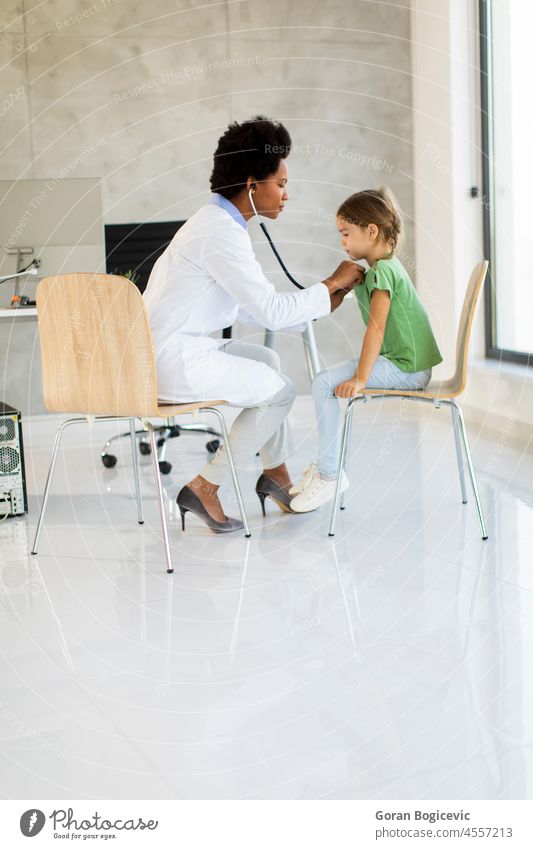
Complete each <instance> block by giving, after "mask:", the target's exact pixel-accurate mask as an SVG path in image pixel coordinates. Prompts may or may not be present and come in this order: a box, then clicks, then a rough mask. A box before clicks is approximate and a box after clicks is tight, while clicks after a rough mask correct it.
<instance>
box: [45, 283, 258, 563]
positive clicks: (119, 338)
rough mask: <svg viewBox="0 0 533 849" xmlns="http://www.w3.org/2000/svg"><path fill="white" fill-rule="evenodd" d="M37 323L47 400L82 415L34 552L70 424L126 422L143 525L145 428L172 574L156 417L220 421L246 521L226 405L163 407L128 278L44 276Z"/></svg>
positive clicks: (141, 311)
mask: <svg viewBox="0 0 533 849" xmlns="http://www.w3.org/2000/svg"><path fill="white" fill-rule="evenodd" d="M37 319H38V324H39V336H40V344H41V354H42V373H43V390H44V402H45V405H46V408H47V410H49V411H50V412H54V413H81V414H82V416H81V417H76V418H71V419H68V420H67V421H64V422H63V423H62V424H61V425H60V427H59V429H58V430H57V433H56V437H55V442H54V448H53V452H52V459H51V463H50V469H49V471H48V478H47V481H46V487H45V491H44V496H43V503H42V507H41V512H40V515H39V521H38V524H37V530H36V533H35V540H34V543H33V548H32V554H36V553H37V547H38V545H39V538H40V535H41V530H42V526H43V521H44V516H45V512H46V506H47V503H48V496H49V494H50V486H51V483H52V478H53V475H54V470H55V465H56V460H57V455H58V450H59V445H60V442H61V437H62V435H63V432H64V430H65V428H67V427H69V426H70V425H72V424H77V423H80V422H87V419H89V420H90V419H92V418H93V417H94V420H95V421H106V422H108V421H114V420H117V419H129V422H130V432H131V441H132V454H133V469H134V477H135V491H136V496H137V511H138V521H139V523H140V524H142V523H143V521H144V520H143V514H142V502H141V493H140V481H139V469H138V461H137V450H136V440H135V419H140V420H141V421H142V422H143V424H144V426H145V427H146V429H147V431H148V434H149V437H150V445H151V449H152V450H151V456H152V461H153V466H154V476H155V483H156V491H157V497H158V501H159V511H160V515H161V527H162V530H163V539H164V545H165V555H166V561H167V572H169V573H170V572H173V567H172V557H171V552H170V542H169V537H168V527H167V519H166V513H165V505H164V500H163V488H162V486H161V479H160V476H159V466H158V457H157V446H156V438H155V433H154V427H153V425H152V424H151V422H150V421H149V419H151V418H164V419H166V418H170V417H172V416H179V415H182V414H184V413H191V412H193V411H198V412H200V413H212V414H213V415H214V416H216V417H217V418H218V420H219V422H220V425H221V429H222V434H223V438H224V443H225V446H226V452H227V456H228V462H229V465H230V469H231V475H232V479H233V486H234V487H235V494H236V496H237V502H238V505H239V510H240V513H241V517H242V521H243V524H244V532H245V536H247V537H249V536H250V535H251V534H250V529H249V527H248V521H247V518H246V513H245V510H244V503H243V499H242V494H241V489H240V485H239V480H238V476H237V470H236V468H235V463H234V460H233V456H232V453H231V446H230V442H229V438H228V432H227V428H226V422H225V419H224V416H223V414H222V413H221V412H220V410H219V409H217V406H215V405H219V404H224V403H225V402H224V401H221V400H218V401H206V402H203V401H202V402H198V403H194V404H160V403H158V400H157V380H156V367H155V356H154V349H153V344H152V334H151V330H150V325H149V322H148V316H147V314H146V311H145V308H144V303H143V299H142V296H141V294H140V292H139V290H138V289H137V287H136V286H135V285H134V284H133V283H132V282H131V281H130V280H126V278H124V277H116V276H114V275H110V274H62V275H58V276H56V277H46V278H44V279H43V280H41V282H40V283H39V286H38V287H37Z"/></svg>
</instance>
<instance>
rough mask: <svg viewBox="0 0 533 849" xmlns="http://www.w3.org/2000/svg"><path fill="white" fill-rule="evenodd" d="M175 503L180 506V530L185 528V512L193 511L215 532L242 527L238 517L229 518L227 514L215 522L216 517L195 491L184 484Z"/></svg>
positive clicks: (225, 531)
mask: <svg viewBox="0 0 533 849" xmlns="http://www.w3.org/2000/svg"><path fill="white" fill-rule="evenodd" d="M176 504H177V505H178V507H179V508H180V514H181V530H182V531H184V530H185V513H194V515H195V516H197V517H198V518H199V519H201V520H202V521H203V522H205V524H206V525H207V527H208V528H211V530H212V531H215V533H217V534H224V533H227V532H228V531H240V530H242V528H244V525H243V523H242V522H241V520H240V519H230V518H228V516H226V521H225V522H217V520H216V519H213V517H212V516H211V515H210V513H208V512H207V510H206V509H205V507H204V505H203V504H202V502H201V501H200V499H199V498H198V496H197V495H196V493H195V492H194V491H193V490H192V489H191V488H190V487H189V486H184V487H183V489H180V491H179V492H178V497H177V498H176Z"/></svg>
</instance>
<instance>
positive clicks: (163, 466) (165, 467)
mask: <svg viewBox="0 0 533 849" xmlns="http://www.w3.org/2000/svg"><path fill="white" fill-rule="evenodd" d="M159 471H160V472H161V474H162V475H168V474H169V472H171V471H172V463H169V462H167V460H160V461H159Z"/></svg>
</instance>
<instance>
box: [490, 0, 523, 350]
mask: <svg viewBox="0 0 533 849" xmlns="http://www.w3.org/2000/svg"><path fill="white" fill-rule="evenodd" d="M532 32H533V3H532V2H531V0H514V2H513V3H509V2H508V0H480V35H481V42H480V43H481V56H480V59H481V109H482V157H483V200H484V204H483V215H484V239H485V256H486V257H487V258H488V259H489V261H490V273H489V284H490V285H487V288H486V291H485V298H486V301H485V312H486V319H485V320H486V341H487V356H489V357H494V358H498V359H500V358H501V359H505V360H512V361H514V362H521V363H525V364H527V365H529V362H530V357H533V355H532V354H531V353H530V352H531V351H533V178H532V176H531V155H532V152H533V110H532V109H531V83H530V62H531V57H530V53H529V51H530V49H531V33H532Z"/></svg>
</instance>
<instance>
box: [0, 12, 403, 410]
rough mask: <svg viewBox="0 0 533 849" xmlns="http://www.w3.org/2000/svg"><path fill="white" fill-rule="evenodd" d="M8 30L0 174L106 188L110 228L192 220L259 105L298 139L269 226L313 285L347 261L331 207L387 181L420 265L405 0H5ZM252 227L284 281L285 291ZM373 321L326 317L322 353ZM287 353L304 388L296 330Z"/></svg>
mask: <svg viewBox="0 0 533 849" xmlns="http://www.w3.org/2000/svg"><path fill="white" fill-rule="evenodd" d="M0 28H1V34H0V50H1V58H2V65H3V66H4V71H3V75H2V83H1V85H2V99H4V98H7V100H6V101H5V103H4V114H3V116H2V129H3V134H2V137H3V144H4V145H5V146H6V147H5V150H4V152H3V154H2V156H1V158H0V179H5V180H13V179H48V178H50V177H55V176H57V175H58V174H60V173H61V172H63V173H65V169H66V170H67V172H68V176H69V177H70V178H74V177H77V178H79V177H98V178H100V179H101V192H102V203H103V220H104V222H129V221H149V220H169V219H170V220H172V219H174V218H176V219H180V218H184V217H187V216H188V215H190V214H191V213H192V212H194V210H195V209H196V208H197V207H198V206H199V205H200V204H202V203H203V202H204V201H205V200H206V198H207V196H208V192H209V186H208V177H209V174H210V170H211V162H212V153H213V150H214V147H215V144H216V141H217V139H218V137H219V135H220V134H221V133H222V131H223V130H224V128H225V127H226V125H227V124H228V122H229V121H231V120H234V119H238V120H242V119H244V118H247V117H250V116H251V115H253V114H255V113H257V112H264V113H266V114H267V115H270V116H273V117H275V118H277V119H279V120H282V121H283V122H284V123H286V125H287V126H288V128H289V130H290V132H291V134H292V136H293V140H294V144H295V151H294V152H293V154H292V155H291V157H290V159H289V168H290V184H289V190H290V195H291V200H290V202H289V205H288V208H287V210H286V212H285V213H284V215H283V216H282V218H281V219H280V220H279V221H278V222H276V223H275V224H274V225H273V226H272V232H273V234H274V236H275V238H276V239H277V240H278V242H279V244H280V247H281V249H282V252H283V254H284V255H285V257H286V260H287V264H288V265H289V266H290V268H291V269H292V271H293V273H294V274H295V275H297V276H298V277H299V278H300V279H301V280H302V282H303V283H311V282H313V281H315V280H317V279H320V278H321V277H323V276H325V275H326V274H328V273H329V272H330V271H331V270H332V269H333V268H334V267H335V266H336V265H337V263H338V262H339V261H340V260H341V259H342V258H343V255H342V254H341V252H340V250H339V247H338V238H337V234H336V230H335V224H334V212H335V210H336V207H337V205H338V204H339V202H340V201H341V200H343V199H344V197H345V196H347V195H348V194H350V193H352V192H353V191H356V190H358V189H362V188H368V187H371V186H377V185H380V184H382V183H384V184H387V185H389V186H390V187H391V188H392V190H393V191H394V192H395V193H396V195H397V197H398V199H399V201H400V203H401V206H402V208H403V210H404V213H405V218H406V222H407V238H406V241H405V246H404V258H406V261H407V262H409V261H410V262H411V264H413V263H414V260H413V259H412V257H413V248H412V215H413V183H412V126H411V125H412V113H411V77H410V13H409V4H408V3H406V2H405V0H398V2H387V3H369V2H367V1H366V0H352V2H350V3H346V2H341V0H328V2H320V1H319V0H305V2H303V0H301V2H296V3H292V4H291V3H287V2H285V0H283V2H282V0H270V2H268V3H265V2H263V0H261V2H260V0H243V2H220V3H213V4H211V5H206V4H205V3H203V2H202V3H200V2H187V0H178V2H175V0H152V2H150V3H140V2H136V0H95V2H93V3H87V0H74V2H73V0H69V2H67V0H48V2H46V3H40V4H39V3H36V2H34V0H3V2H2V5H1V7H0ZM251 232H252V234H253V239H254V242H255V241H256V240H257V253H258V256H259V258H260V260H261V261H262V262H263V264H264V268H265V270H266V272H267V273H268V274H269V275H270V276H271V279H272V280H273V282H275V283H277V284H278V283H279V287H280V289H285V288H288V287H290V284H288V283H286V282H285V281H284V278H283V276H282V275H281V274H280V273H279V271H278V268H277V265H276V263H275V260H274V259H273V257H272V255H271V254H270V252H269V249H268V248H266V249H265V245H264V240H263V236H262V234H261V233H260V231H258V230H257V228H255V227H252V229H251ZM58 270H59V269H57V268H54V269H52V268H46V269H45V272H46V273H53V272H54V271H58ZM0 295H1V292H0ZM361 327H362V325H361V322H360V319H359V317H358V315H357V313H356V307H355V305H354V302H353V301H352V302H350V303H347V304H345V305H344V307H343V308H342V311H339V312H338V313H336V314H335V315H334V316H333V317H332V318H330V319H325V320H323V321H321V322H320V323H318V339H319V346H320V351H321V355H322V357H323V361H324V362H325V363H328V364H330V363H334V362H336V361H339V360H340V359H344V358H345V357H346V356H349V355H350V354H351V353H352V351H353V350H354V348H355V347H357V346H358V345H359V344H360V340H361V335H362V334H361ZM0 332H1V330H0ZM238 332H239V334H240V335H241V336H242V335H247V336H250V333H252V334H254V333H255V331H252V330H251V329H250V328H246V327H242V328H240V330H239V331H238ZM253 338H256V337H255V336H254V337H253ZM277 346H278V350H279V351H280V353H281V354H282V357H283V360H284V363H285V367H286V370H287V372H288V373H289V374H290V375H291V376H292V377H293V379H295V380H296V383H297V386H298V388H299V390H300V391H301V392H308V391H309V383H308V380H307V376H306V367H305V361H304V357H303V354H302V351H301V341H300V339H299V337H297V338H295V337H290V336H287V335H283V334H280V338H278V341H277ZM7 400H9V399H7ZM33 411H34V412H38V409H35V410H33Z"/></svg>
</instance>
